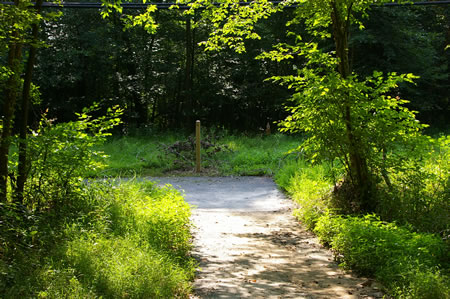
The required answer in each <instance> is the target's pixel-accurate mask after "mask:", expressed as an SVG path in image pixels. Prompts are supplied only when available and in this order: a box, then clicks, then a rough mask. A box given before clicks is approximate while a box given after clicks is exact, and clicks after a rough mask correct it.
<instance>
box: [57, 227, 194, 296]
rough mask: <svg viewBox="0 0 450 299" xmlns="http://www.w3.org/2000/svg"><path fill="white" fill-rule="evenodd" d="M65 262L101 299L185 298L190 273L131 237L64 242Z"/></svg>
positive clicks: (188, 288) (188, 287) (81, 239)
mask: <svg viewBox="0 0 450 299" xmlns="http://www.w3.org/2000/svg"><path fill="white" fill-rule="evenodd" d="M66 257H67V261H68V263H69V264H70V265H71V267H73V268H74V269H76V272H75V273H76V274H77V276H78V277H80V278H79V279H80V280H81V282H82V284H83V285H86V286H89V288H92V289H93V290H95V294H96V295H97V296H103V297H104V298H177V297H187V295H188V294H189V291H190V284H189V279H191V273H188V272H186V271H185V270H184V269H183V268H181V267H180V266H178V265H177V264H174V263H173V261H172V260H171V259H170V258H169V257H168V256H166V255H164V254H161V253H160V252H158V251H156V250H155V249H153V248H152V247H148V246H145V245H144V246H143V245H141V244H139V242H138V241H137V240H133V238H122V237H117V238H114V239H105V238H103V237H101V236H100V237H94V238H89V239H85V238H80V239H77V240H73V241H72V242H70V243H69V244H68V249H67V253H66Z"/></svg>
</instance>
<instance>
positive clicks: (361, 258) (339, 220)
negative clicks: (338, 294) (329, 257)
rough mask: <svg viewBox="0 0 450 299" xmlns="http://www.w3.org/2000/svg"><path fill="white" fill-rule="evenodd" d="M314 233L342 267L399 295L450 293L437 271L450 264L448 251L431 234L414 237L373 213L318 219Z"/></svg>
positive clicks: (447, 294) (436, 295)
mask: <svg viewBox="0 0 450 299" xmlns="http://www.w3.org/2000/svg"><path fill="white" fill-rule="evenodd" d="M314 231H315V233H317V235H318V237H319V239H320V240H321V241H322V242H324V243H326V244H328V245H329V246H330V247H331V248H332V249H333V250H334V251H335V252H336V254H337V256H338V258H339V260H340V261H341V262H342V263H341V265H342V266H343V267H344V268H351V269H355V270H357V271H359V272H360V273H363V274H365V275H374V276H375V277H376V278H377V279H378V280H379V281H381V282H382V283H384V284H385V286H387V287H388V289H389V290H390V291H391V292H392V293H393V294H394V295H396V296H398V297H402V296H404V297H408V298H448V296H449V295H450V293H449V288H448V285H447V284H446V280H447V279H448V277H446V276H445V275H444V274H441V273H440V270H439V268H442V267H444V268H445V267H447V266H448V265H445V262H446V259H448V248H447V246H446V244H445V243H444V242H443V241H442V240H441V239H440V238H439V237H437V236H435V235H432V234H423V233H422V234H419V233H414V232H411V231H409V230H407V229H406V228H401V227H398V226H396V225H395V224H392V223H386V222H382V221H380V219H379V218H378V217H376V216H374V215H367V216H364V217H345V218H344V217H340V216H332V215H326V216H322V217H320V218H319V220H318V222H317V224H316V227H315V229H314ZM425 281H426V283H425ZM431 286H433V287H431ZM418 294H420V296H419V297H416V295H418Z"/></svg>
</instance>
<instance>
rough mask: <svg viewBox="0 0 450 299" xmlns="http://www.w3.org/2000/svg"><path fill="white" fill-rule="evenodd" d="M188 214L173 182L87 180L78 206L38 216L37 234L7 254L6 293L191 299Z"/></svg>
mask: <svg viewBox="0 0 450 299" xmlns="http://www.w3.org/2000/svg"><path fill="white" fill-rule="evenodd" d="M80 194H81V193H80ZM189 216H190V208H189V206H188V205H187V204H186V203H185V202H184V200H183V198H182V197H181V196H180V194H179V193H178V192H177V191H175V190H173V189H170V188H163V189H159V188H157V187H155V186H154V185H153V184H151V183H136V182H128V183H125V184H120V185H117V184H108V183H101V184H99V183H93V184H91V185H88V186H86V187H85V189H84V190H83V191H82V196H80V197H79V198H77V200H76V201H72V204H71V206H66V207H64V208H62V209H61V210H59V211H55V212H54V213H48V212H47V213H45V214H42V215H40V216H39V217H41V218H40V219H35V221H34V223H36V226H35V227H34V228H33V230H36V233H35V234H34V235H33V239H32V240H29V242H24V243H23V244H22V245H23V246H21V247H18V248H16V251H15V252H12V251H11V252H8V253H6V254H5V255H4V256H2V258H1V259H0V261H1V263H0V268H1V270H2V271H0V281H1V283H0V293H1V294H3V295H2V298H19V297H27V298H100V297H102V298H187V297H188V296H189V293H190V288H191V283H190V281H191V280H192V279H193V276H194V269H195V263H194V261H193V259H192V258H191V257H190V256H189V251H190V248H191V235H190V222H189ZM22 229H23V230H26V229H27V228H26V227H22ZM36 242H38V243H36Z"/></svg>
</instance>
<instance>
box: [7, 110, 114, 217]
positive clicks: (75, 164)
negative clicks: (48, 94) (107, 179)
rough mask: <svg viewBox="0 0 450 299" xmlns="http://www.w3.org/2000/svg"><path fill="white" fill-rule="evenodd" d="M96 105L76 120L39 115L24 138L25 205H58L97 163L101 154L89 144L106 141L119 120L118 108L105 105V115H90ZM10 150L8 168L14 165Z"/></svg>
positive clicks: (14, 157) (31, 206)
mask: <svg viewBox="0 0 450 299" xmlns="http://www.w3.org/2000/svg"><path fill="white" fill-rule="evenodd" d="M98 109H99V106H98V105H94V106H92V107H90V108H85V109H83V112H82V113H76V115H77V116H78V120H77V121H73V122H67V123H58V124H54V120H51V119H48V118H47V117H46V115H43V116H42V119H41V121H40V123H39V128H38V129H37V130H36V131H35V132H33V134H32V136H30V138H28V145H29V146H28V147H29V151H28V152H29V157H28V159H29V162H28V164H29V167H28V168H29V170H28V181H27V183H26V190H25V193H26V196H25V198H26V204H27V205H28V206H29V208H31V209H47V208H49V207H51V206H52V205H56V204H62V203H63V202H64V201H65V200H67V199H68V198H70V196H71V195H70V194H71V193H72V192H74V191H75V192H76V190H77V189H79V188H80V184H82V178H83V177H84V175H85V173H86V172H88V171H91V170H93V169H96V168H97V167H100V166H101V163H100V162H98V161H96V159H95V158H96V157H97V156H99V155H101V153H100V152H98V151H95V150H94V149H93V147H94V146H95V145H99V144H101V143H103V142H104V141H105V140H106V137H107V136H110V135H111V134H110V133H108V130H110V129H111V128H113V127H114V126H116V125H118V124H119V123H120V119H119V116H120V115H121V114H122V109H120V108H119V107H113V108H108V110H107V114H106V115H105V116H100V117H96V118H94V117H92V115H91V114H92V113H93V112H94V111H96V110H98ZM17 154H18V153H17V152H16V153H14V155H13V159H11V162H12V163H13V167H12V169H13V170H14V169H15V168H16V166H17Z"/></svg>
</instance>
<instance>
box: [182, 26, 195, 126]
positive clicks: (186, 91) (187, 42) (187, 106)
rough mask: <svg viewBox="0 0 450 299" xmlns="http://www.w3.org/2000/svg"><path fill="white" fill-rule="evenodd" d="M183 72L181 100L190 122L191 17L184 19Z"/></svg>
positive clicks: (192, 50) (191, 100)
mask: <svg viewBox="0 0 450 299" xmlns="http://www.w3.org/2000/svg"><path fill="white" fill-rule="evenodd" d="M185 49H186V57H185V72H184V84H183V94H184V96H183V100H184V103H185V109H186V110H187V111H186V112H187V113H188V114H187V122H188V123H192V122H193V121H194V120H193V116H194V115H193V98H192V83H193V82H192V73H193V68H194V47H193V34H192V26H191V19H187V20H186V31H185Z"/></svg>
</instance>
